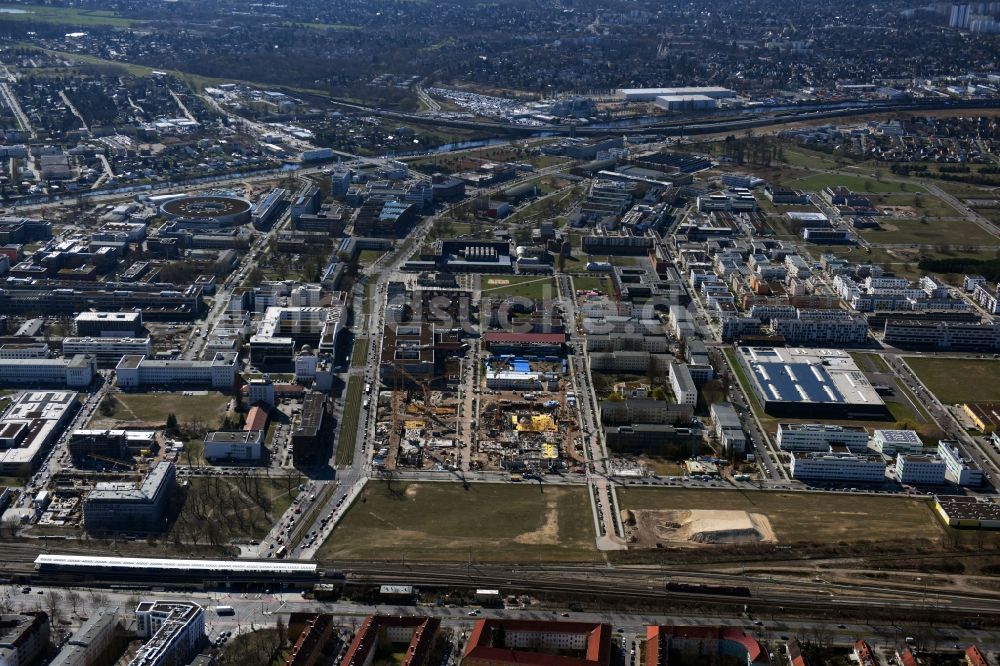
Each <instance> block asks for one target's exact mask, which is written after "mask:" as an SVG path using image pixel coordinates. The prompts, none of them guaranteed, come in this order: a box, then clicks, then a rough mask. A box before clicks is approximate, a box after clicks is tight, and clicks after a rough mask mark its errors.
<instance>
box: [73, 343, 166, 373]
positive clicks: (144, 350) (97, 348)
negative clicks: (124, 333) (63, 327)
mask: <svg viewBox="0 0 1000 666" xmlns="http://www.w3.org/2000/svg"><path fill="white" fill-rule="evenodd" d="M62 350H63V356H67V357H68V356H75V355H76V354H90V355H91V356H93V357H94V358H95V359H97V364H98V365H100V366H104V367H110V368H113V367H115V366H116V365H118V362H119V361H121V360H122V357H123V356H129V355H138V356H149V355H150V354H151V353H152V351H153V345H152V342H151V341H150V339H149V338H148V337H146V338H64V339H63V342H62Z"/></svg>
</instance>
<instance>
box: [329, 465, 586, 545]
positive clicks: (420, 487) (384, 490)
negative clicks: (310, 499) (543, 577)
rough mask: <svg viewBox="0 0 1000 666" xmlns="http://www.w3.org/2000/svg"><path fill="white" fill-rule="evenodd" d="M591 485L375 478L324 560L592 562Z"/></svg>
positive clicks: (337, 531)
mask: <svg viewBox="0 0 1000 666" xmlns="http://www.w3.org/2000/svg"><path fill="white" fill-rule="evenodd" d="M593 525H594V522H593V516H592V512H591V509H590V506H589V504H588V499H587V490H586V488H584V487H582V486H579V487H565V486H562V487H555V486H549V485H546V486H541V485H535V484H486V483H475V484H469V485H468V486H465V485H463V484H461V483H402V482H389V481H371V482H369V484H368V486H367V487H366V489H365V492H364V495H363V496H362V497H361V498H358V499H357V500H355V502H354V504H353V505H352V506H351V508H350V510H349V511H348V512H347V515H346V516H344V518H343V520H342V521H341V522H340V524H339V525H338V526H337V529H335V530H334V532H333V534H332V535H331V536H330V538H329V539H328V540H327V542H326V543H325V544H324V545H323V547H322V549H321V550H320V552H319V554H318V558H319V559H347V560H398V559H402V558H405V559H415V560H446V561H450V560H458V561H466V560H471V561H473V562H539V561H590V560H593V559H594V558H595V557H596V550H595V547H594V526H593Z"/></svg>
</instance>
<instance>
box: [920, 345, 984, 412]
mask: <svg viewBox="0 0 1000 666" xmlns="http://www.w3.org/2000/svg"><path fill="white" fill-rule="evenodd" d="M905 361H906V364H907V365H909V366H910V369H911V370H913V372H914V373H916V375H917V377H919V378H920V381H922V382H923V383H924V386H926V387H927V388H928V389H929V390H930V392H931V393H933V394H934V395H935V396H937V399H938V400H940V401H941V402H943V403H945V404H946V405H954V404H957V403H961V402H1000V381H997V379H998V378H1000V361H996V360H990V359H978V358H969V359H965V358H935V357H932V356H907V357H906V359H905Z"/></svg>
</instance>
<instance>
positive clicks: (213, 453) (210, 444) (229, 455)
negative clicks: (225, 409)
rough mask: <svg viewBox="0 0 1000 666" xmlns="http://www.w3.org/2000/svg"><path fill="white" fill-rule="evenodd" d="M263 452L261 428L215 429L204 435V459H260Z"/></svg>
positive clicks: (262, 432)
mask: <svg viewBox="0 0 1000 666" xmlns="http://www.w3.org/2000/svg"><path fill="white" fill-rule="evenodd" d="M263 452H264V431H263V430H235V431H228V430H227V431H223V430H217V431H215V432H210V433H208V434H207V435H205V459H206V460H209V461H216V460H245V461H252V460H260V457H261V455H262V454H263Z"/></svg>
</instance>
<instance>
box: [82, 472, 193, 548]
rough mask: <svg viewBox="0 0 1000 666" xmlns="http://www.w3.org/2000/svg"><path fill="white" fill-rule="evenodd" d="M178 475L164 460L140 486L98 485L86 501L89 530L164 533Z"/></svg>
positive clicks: (84, 508) (85, 522) (110, 483)
mask: <svg viewBox="0 0 1000 666" xmlns="http://www.w3.org/2000/svg"><path fill="white" fill-rule="evenodd" d="M176 473H177V472H176V470H175V468H174V464H173V463H171V462H165V461H161V462H158V463H156V464H155V465H153V467H152V468H151V469H150V470H149V473H148V474H146V476H145V477H144V478H143V479H142V481H141V482H140V483H138V484H136V483H134V482H127V481H126V482H106V481H105V482H99V483H98V484H97V485H96V486H95V487H94V490H92V491H90V493H89V494H88V495H87V497H86V499H85V500H84V502H83V523H84V526H85V527H86V528H87V531H89V532H132V531H135V532H159V531H162V530H163V529H165V528H166V525H165V524H164V516H165V514H166V510H167V505H168V503H169V501H170V494H171V492H172V491H173V488H174V481H175V479H176Z"/></svg>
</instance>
